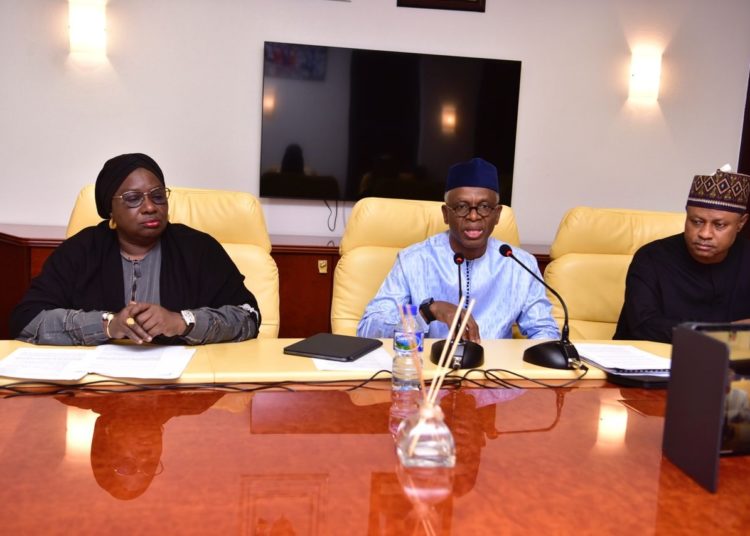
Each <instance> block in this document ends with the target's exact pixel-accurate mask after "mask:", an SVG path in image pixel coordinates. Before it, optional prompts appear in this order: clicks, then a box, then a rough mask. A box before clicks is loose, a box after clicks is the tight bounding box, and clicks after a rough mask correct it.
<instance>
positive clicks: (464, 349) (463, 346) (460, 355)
mask: <svg viewBox="0 0 750 536" xmlns="http://www.w3.org/2000/svg"><path fill="white" fill-rule="evenodd" d="M464 260H465V259H464V256H463V255H461V254H460V253H456V254H454V255H453V262H454V263H456V267H457V268H458V301H459V303H460V302H461V298H463V296H464V291H463V286H462V285H461V265H462V264H463V263H464ZM456 314H457V315H458V314H464V311H460V310H458V309H456ZM459 325H460V322H458V323H456V329H459ZM457 337H458V338H459V342H458V345H457V346H456V352H455V353H454V354H453V362H451V363H450V364H449V366H450V367H451V368H452V369H472V368H477V367H481V366H482V365H483V364H484V348H482V346H481V345H480V344H477V343H475V342H471V341H465V340H461V333H455V332H451V333H449V334H448V339H446V340H443V341H437V342H436V343H434V344H433V345H432V349H431V350H430V361H431V362H432V363H434V364H435V365H437V364H438V362H439V361H440V356H441V354H442V353H443V347H444V346H445V345H446V343H448V344H449V345H450V344H453V341H454V340H456V338H457Z"/></svg>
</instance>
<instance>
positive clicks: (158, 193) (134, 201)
mask: <svg viewBox="0 0 750 536" xmlns="http://www.w3.org/2000/svg"><path fill="white" fill-rule="evenodd" d="M169 193H170V191H169V188H161V187H159V188H154V189H153V190H151V191H149V192H138V191H135V190H134V191H131V192H125V193H124V194H122V195H116V196H114V197H112V199H122V200H123V202H124V203H125V205H127V207H128V208H138V207H140V206H141V205H142V204H143V201H145V200H146V196H148V198H149V199H150V200H151V202H152V203H153V204H155V205H166V204H167V199H169Z"/></svg>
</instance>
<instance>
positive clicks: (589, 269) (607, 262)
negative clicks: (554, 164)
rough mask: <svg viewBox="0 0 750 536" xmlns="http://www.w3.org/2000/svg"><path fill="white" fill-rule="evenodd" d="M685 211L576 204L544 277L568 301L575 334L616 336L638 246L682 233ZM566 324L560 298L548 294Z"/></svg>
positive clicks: (566, 218)
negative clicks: (597, 206)
mask: <svg viewBox="0 0 750 536" xmlns="http://www.w3.org/2000/svg"><path fill="white" fill-rule="evenodd" d="M684 225H685V213H684V212H649V211H644V210H627V209H608V208H591V207H576V208H573V209H571V210H569V211H568V212H567V213H566V214H565V216H564V217H563V219H562V221H561V222H560V226H559V227H558V229H557V235H556V236H555V239H554V241H553V242H552V246H551V248H550V257H551V258H552V261H551V262H550V263H549V264H548V265H547V268H546V269H545V271H544V279H545V281H546V282H547V284H549V285H550V286H551V287H552V288H554V289H555V290H556V291H557V292H559V293H560V295H561V296H562V297H563V299H564V300H565V303H566V304H567V305H568V313H569V315H570V337H571V338H573V339H611V338H612V336H613V335H614V333H615V328H616V327H617V319H618V318H619V316H620V310H621V309H622V304H623V301H624V299H625V276H626V275H627V271H628V266H630V261H631V260H632V258H633V254H634V253H635V252H636V250H637V249H638V248H639V247H641V246H642V245H644V244H647V243H648V242H652V241H653V240H657V239H659V238H664V237H666V236H671V235H673V234H677V233H679V232H681V231H682V230H683V228H684ZM548 297H549V299H550V301H551V302H552V316H554V317H555V319H556V320H557V322H558V324H560V325H562V321H563V318H564V314H563V309H562V306H560V302H559V301H558V300H557V298H555V297H554V296H552V295H551V294H549V293H548Z"/></svg>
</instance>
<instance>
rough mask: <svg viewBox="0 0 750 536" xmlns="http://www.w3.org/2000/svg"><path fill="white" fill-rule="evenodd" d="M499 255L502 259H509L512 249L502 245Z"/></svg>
mask: <svg viewBox="0 0 750 536" xmlns="http://www.w3.org/2000/svg"><path fill="white" fill-rule="evenodd" d="M500 255H502V256H503V257H510V256H512V255H513V248H511V247H510V246H509V245H508V244H503V245H502V246H500Z"/></svg>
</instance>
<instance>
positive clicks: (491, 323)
mask: <svg viewBox="0 0 750 536" xmlns="http://www.w3.org/2000/svg"><path fill="white" fill-rule="evenodd" d="M445 190H446V191H445V204H444V205H443V207H442V211H443V220H444V221H445V223H446V224H448V231H446V232H443V233H440V234H437V235H434V236H431V237H430V238H428V239H427V240H425V241H423V242H419V243H418V244H414V245H412V246H410V247H408V248H406V249H404V250H403V251H401V252H399V254H398V257H397V258H396V262H395V264H394V265H393V268H392V269H391V272H390V273H389V274H388V276H387V277H386V279H385V281H384V282H383V284H382V286H381V287H380V290H379V291H378V293H377V295H376V296H375V298H373V300H372V301H371V302H370V303H369V305H368V306H367V308H366V309H365V313H364V315H363V317H362V319H361V320H360V322H359V326H358V327H357V334H358V335H359V336H361V337H384V338H385V337H391V336H392V335H393V331H394V329H395V328H396V327H397V326H398V325H399V324H400V322H401V319H400V315H399V307H397V305H396V304H399V305H401V304H406V303H413V304H421V305H420V307H419V311H420V314H419V315H417V324H418V328H419V329H421V330H422V331H423V332H424V334H425V337H431V338H446V337H447V335H448V327H449V325H450V323H451V320H452V318H453V314H454V312H455V311H456V307H457V305H456V304H457V303H458V301H459V295H458V276H457V274H456V265H455V264H454V260H453V257H454V254H456V253H459V254H461V255H462V256H463V257H464V259H465V262H464V263H463V265H462V266H461V271H462V274H463V275H462V279H463V287H464V288H463V293H464V296H465V297H466V302H468V301H469V299H470V298H476V304H475V307H474V309H473V313H472V318H470V319H469V322H468V324H467V328H468V329H467V332H466V336H465V338H466V339H467V340H469V341H471V342H476V343H478V342H479V341H480V340H481V338H486V339H503V338H509V337H511V329H512V327H513V324H518V327H519V329H520V331H521V333H522V334H524V335H525V336H527V337H529V338H531V339H557V338H559V337H560V334H559V332H558V329H557V324H556V323H555V321H554V319H553V318H552V316H551V314H550V310H551V305H550V302H549V300H547V297H546V295H545V291H544V287H543V286H542V285H540V284H539V283H538V282H537V281H534V280H533V279H532V277H531V276H530V275H529V274H528V273H527V272H525V271H524V270H523V268H521V267H520V266H519V265H518V264H517V263H515V262H513V260H512V259H508V258H506V257H503V256H501V255H500V251H499V249H500V244H501V242H499V241H498V240H495V239H494V238H491V235H492V231H493V229H494V228H495V226H496V225H497V224H498V222H499V221H500V211H501V210H502V205H500V194H499V191H500V188H499V182H498V177H497V169H496V168H495V166H493V165H492V164H491V163H489V162H487V161H485V160H482V159H481V158H473V159H471V160H469V161H468V162H461V163H459V164H456V165H454V166H452V167H451V168H450V170H449V171H448V179H447V181H446V188H445ZM514 253H515V256H516V257H518V258H519V259H520V260H521V261H522V262H523V263H524V264H526V266H528V267H529V268H531V269H534V270H536V272H537V275H539V272H538V268H537V267H536V266H537V264H536V260H535V259H534V257H533V256H532V255H531V254H529V253H527V252H525V251H523V250H521V249H520V248H515V249H514ZM540 277H541V276H540Z"/></svg>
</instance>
